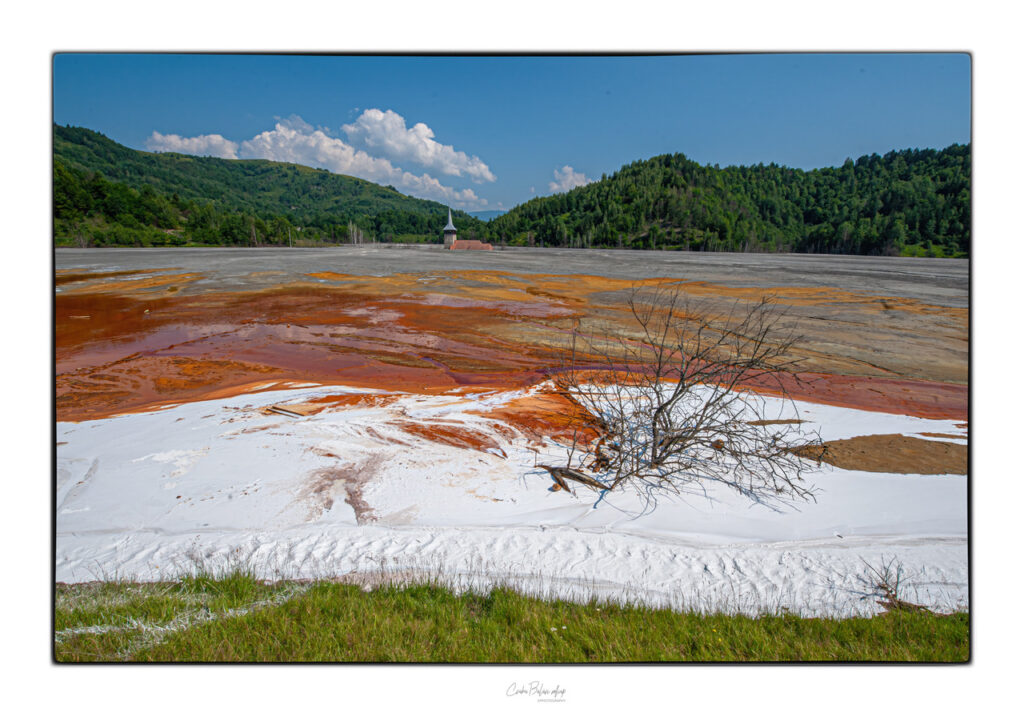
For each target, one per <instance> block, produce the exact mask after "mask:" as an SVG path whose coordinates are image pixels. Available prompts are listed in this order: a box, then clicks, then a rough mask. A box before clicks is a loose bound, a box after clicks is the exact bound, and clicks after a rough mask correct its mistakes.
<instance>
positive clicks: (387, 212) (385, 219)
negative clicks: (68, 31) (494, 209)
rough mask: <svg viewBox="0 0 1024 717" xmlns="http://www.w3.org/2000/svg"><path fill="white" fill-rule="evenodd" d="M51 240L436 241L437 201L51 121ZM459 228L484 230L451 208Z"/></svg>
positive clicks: (441, 211)
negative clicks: (168, 149) (149, 146)
mask: <svg viewBox="0 0 1024 717" xmlns="http://www.w3.org/2000/svg"><path fill="white" fill-rule="evenodd" d="M53 132H54V139H53V142H54V156H53V161H54V225H55V226H54V228H55V238H56V240H57V242H58V243H59V244H60V243H65V244H66V243H76V244H79V245H92V244H98V245H103V244H114V245H117V244H127V245H151V244H239V245H252V244H287V243H288V242H289V241H292V242H299V243H303V242H312V243H318V242H348V241H352V240H353V238H355V239H356V240H363V241H368V240H372V239H376V240H380V241H435V240H436V241H440V240H441V229H442V228H443V227H444V225H445V223H446V222H447V219H448V214H447V209H446V207H445V206H444V205H443V204H439V203H437V202H432V201H428V200H424V199H415V198H413V197H409V196H406V195H404V194H401V193H400V192H398V191H396V190H395V189H393V188H391V187H383V186H380V185H378V184H374V183H372V182H368V181H365V180H362V179H357V178H355V177H348V176H345V175H340V174H333V173H331V172H328V171H327V170H323V169H311V168H309V167H304V166H301V165H297V164H286V163H283V162H271V161H267V160H233V159H231V160H229V159H217V158H213V157H194V156H190V155H183V154H173V153H151V152H140V151H138V150H134V149H130V148H128V147H125V146H123V145H120V144H118V143H116V142H114V141H112V140H110V139H108V138H107V137H105V136H103V135H102V134H100V133H98V132H94V131H92V130H88V129H84V128H80V127H61V126H57V125H55V126H54V128H53ZM453 215H454V216H455V221H456V223H457V225H458V226H459V229H460V232H461V233H464V234H467V235H468V234H477V235H479V234H480V232H481V231H482V230H483V228H484V227H485V224H484V223H483V222H481V221H480V220H479V219H476V218H475V217H471V216H470V215H468V214H466V213H464V212H460V211H454V212H453Z"/></svg>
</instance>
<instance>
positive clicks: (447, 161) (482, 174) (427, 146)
mask: <svg viewBox="0 0 1024 717" xmlns="http://www.w3.org/2000/svg"><path fill="white" fill-rule="evenodd" d="M341 128H342V129H343V130H344V131H345V134H346V136H347V137H348V140H349V141H350V142H352V143H353V144H356V145H359V146H361V147H365V148H366V149H370V150H375V151H376V152H379V153H380V154H382V155H384V156H385V157H388V158H389V159H392V160H394V161H396V162H405V161H410V162H416V163H417V164H420V165H423V166H424V167H426V168H427V169H430V170H434V171H436V172H441V173H442V174H450V175H453V176H456V177H461V176H462V175H463V174H465V175H466V176H468V177H469V178H470V179H472V180H473V181H474V182H478V183H479V182H493V181H494V180H495V179H497V178H496V177H495V176H494V173H493V172H491V170H490V168H489V167H488V166H487V165H486V164H484V162H483V161H482V160H481V159H480V158H479V157H476V156H473V157H470V156H469V155H467V154H466V153H465V152H459V151H456V149H455V148H454V147H453V146H451V145H448V144H441V143H440V142H437V141H436V140H435V139H434V131H433V130H432V129H430V127H428V126H427V125H425V124H424V123H422V122H417V123H416V124H414V125H413V126H412V127H406V126H405V118H404V117H402V115H400V114H398V113H397V112H394V111H392V110H386V111H383V112H382V111H380V110H378V109H368V110H365V111H364V112H363V113H362V114H361V115H360V116H359V117H358V119H356V121H355V122H353V123H352V124H346V125H342V126H341Z"/></svg>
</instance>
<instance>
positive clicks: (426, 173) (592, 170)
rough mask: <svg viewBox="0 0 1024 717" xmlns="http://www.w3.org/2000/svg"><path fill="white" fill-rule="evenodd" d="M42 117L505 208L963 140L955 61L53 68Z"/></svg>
mask: <svg viewBox="0 0 1024 717" xmlns="http://www.w3.org/2000/svg"><path fill="white" fill-rule="evenodd" d="M53 68H54V75H53V99H54V121H55V122H57V123H59V124H70V125H77V126H83V127H88V128H90V129H94V130H97V131H99V132H102V133H103V134H105V135H107V136H108V137H110V138H111V139H113V140H115V141H117V142H120V143H122V144H125V145H127V146H129V147H134V148H136V149H144V150H152V151H161V150H166V151H182V152H189V153H195V154H212V155H215V156H224V157H238V158H249V157H263V158H268V159H276V160H280V161H294V162H299V163H302V164H309V165H312V166H321V167H324V168H327V169H330V170H331V171H338V172H342V173H345V174H353V175H356V176H361V177H364V178H366V179H370V180H371V181H375V182H378V183H380V184H391V185H393V186H395V187H396V188H398V189H399V190H400V191H403V192H406V193H408V194H412V195H414V196H421V197H425V198H429V199H435V200H438V201H442V202H445V203H448V204H451V205H452V206H454V207H459V208H463V209H467V210H486V209H509V208H511V207H512V206H514V205H516V204H518V203H521V202H523V201H526V200H528V199H530V198H531V197H533V196H538V195H546V194H551V193H553V192H555V191H564V190H565V189H568V188H571V187H572V186H577V185H579V184H581V183H586V182H587V181H593V180H596V179H600V177H601V175H602V173H607V174H611V173H612V172H614V171H616V170H617V169H618V168H619V167H621V166H622V165H623V164H626V163H629V162H632V161H634V160H638V159H646V158H648V157H652V156H654V155H658V154H664V153H669V152H682V153H683V154H685V155H687V156H688V157H690V158H691V159H694V160H696V161H698V162H701V163H710V164H719V165H721V166H727V165H731V164H757V163H759V162H764V163H768V162H776V163H778V164H783V165H787V166H791V167H799V168H803V169H812V168H816V167H824V166H835V165H837V164H841V163H842V162H843V160H844V159H845V158H847V157H853V158H856V157H858V156H860V155H863V154H870V153H872V152H878V153H879V154H883V153H885V152H887V151H889V150H890V149H905V148H910V147H918V148H923V147H933V148H942V147H946V146H948V145H950V144H953V143H955V142H959V143H964V142H968V141H970V133H971V124H970V123H971V85H970V83H971V77H970V72H971V70H970V58H969V56H968V55H966V54H762V55H705V56H667V57H666V56H649V57H579V56H577V57H344V56H342V57H337V56H289V55H276V56H273V55H271V56H258V55H166V54H151V55H132V54H121V55H102V54H81V55H74V54H59V55H56V56H55V57H54V64H53Z"/></svg>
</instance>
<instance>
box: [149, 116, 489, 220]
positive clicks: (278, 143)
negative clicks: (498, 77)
mask: <svg viewBox="0 0 1024 717" xmlns="http://www.w3.org/2000/svg"><path fill="white" fill-rule="evenodd" d="M147 146H148V147H150V149H154V151H174V152H183V153H186V154H214V156H223V157H226V158H229V159H239V158H241V159H270V160H273V161H275V162H292V163H294V164H302V165H306V166H309V167H318V168H323V169H326V170H329V171H331V172H335V173H336V174H348V175H351V176H354V177H360V178H361V179H368V180H369V181H371V182H376V183H377V184H390V185H392V186H394V187H396V188H397V189H398V190H400V191H402V192H405V193H407V194H411V195H413V196H416V197H421V198H423V199H433V200H435V201H439V202H444V203H446V204H450V205H452V206H454V207H458V208H460V209H481V208H483V207H486V206H487V200H486V199H483V198H481V197H479V196H477V194H476V193H475V192H474V191H473V190H472V189H456V188H455V187H450V186H446V185H444V184H442V183H441V182H440V181H438V180H437V179H436V178H435V177H432V176H431V175H429V174H420V175H416V174H413V173H412V172H407V171H405V170H403V169H402V168H401V167H397V166H395V165H394V164H392V163H391V162H390V161H389V160H387V159H384V158H381V157H374V156H371V155H370V154H368V153H366V152H364V151H362V150H359V149H356V148H355V147H353V146H351V145H349V144H346V143H345V142H344V141H342V140H341V139H338V138H337V137H331V136H330V135H328V134H327V133H326V132H325V131H324V130H323V129H317V128H314V127H313V126H312V125H310V124H309V123H307V122H305V121H303V119H302V118H301V117H298V116H296V115H292V116H291V117H289V118H287V119H278V121H277V122H276V123H275V125H274V129H272V130H267V131H266V132H261V133H260V134H258V135H256V136H255V137H253V138H252V139H247V140H245V141H244V142H242V143H241V144H238V143H235V142H231V141H230V140H226V139H224V138H223V137H221V136H220V135H203V136H201V137H179V136H178V135H161V134H160V133H158V132H154V133H153V136H152V137H151V138H150V140H149V141H147ZM158 147H159V148H158ZM214 149H219V150H220V151H221V152H224V153H223V154H215V152H214V151H213V150H214ZM228 152H229V153H228Z"/></svg>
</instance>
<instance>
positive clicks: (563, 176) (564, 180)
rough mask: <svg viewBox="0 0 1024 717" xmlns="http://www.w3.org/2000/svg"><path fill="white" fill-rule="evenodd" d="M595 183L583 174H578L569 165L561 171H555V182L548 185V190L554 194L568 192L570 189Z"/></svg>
mask: <svg viewBox="0 0 1024 717" xmlns="http://www.w3.org/2000/svg"><path fill="white" fill-rule="evenodd" d="M593 181H594V180H593V179H590V178H588V177H587V175H585V174H584V173H583V172H577V171H576V170H574V169H573V168H572V167H570V166H569V165H568V164H567V165H565V166H564V167H562V168H561V169H556V170H555V181H553V182H549V183H548V189H549V190H551V191H552V192H568V191H569V190H570V189H574V188H576V187H582V186H583V185H584V184H590V183H591V182H593Z"/></svg>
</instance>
